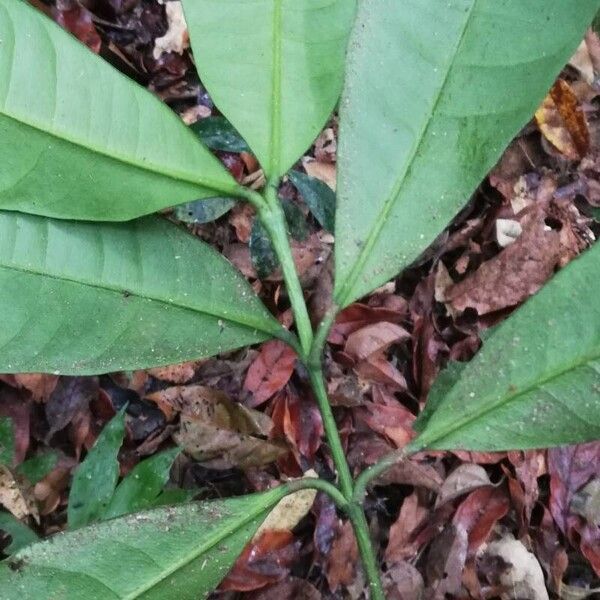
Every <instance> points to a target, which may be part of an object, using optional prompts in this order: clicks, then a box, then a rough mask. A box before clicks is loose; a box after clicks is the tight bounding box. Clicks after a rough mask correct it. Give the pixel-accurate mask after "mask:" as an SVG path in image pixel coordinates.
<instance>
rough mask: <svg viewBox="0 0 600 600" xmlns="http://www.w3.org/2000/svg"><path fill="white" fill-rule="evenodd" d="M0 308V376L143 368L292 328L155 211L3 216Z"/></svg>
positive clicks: (229, 267)
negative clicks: (83, 218) (86, 218)
mask: <svg viewBox="0 0 600 600" xmlns="http://www.w3.org/2000/svg"><path fill="white" fill-rule="evenodd" d="M15 298H18V302H15ZM0 312H1V313H2V319H3V325H2V327H1V328H0V372H2V373H21V372H60V373H62V374H70V375H87V374H97V373H106V372H110V371H119V370H126V369H139V368H149V367H155V366H160V365H169V364H176V363H180V362H183V361H186V360H194V359H197V358H201V357H204V356H211V355H213V354H218V353H219V352H225V351H227V350H231V349H233V348H238V347H240V346H244V345H246V344H253V343H256V342H260V341H263V340H265V339H269V338H271V337H276V336H277V335H280V334H281V335H283V337H286V338H287V337H288V335H289V334H288V333H287V332H286V331H285V330H284V329H283V328H282V327H281V325H280V324H279V323H278V322H277V320H276V319H275V318H274V317H273V316H272V315H271V314H270V313H269V311H268V310H267V309H266V308H265V307H264V306H263V304H262V303H261V302H260V300H259V299H258V297H257V296H256V294H255V293H254V292H253V290H252V288H251V287H250V286H249V285H248V283H247V282H246V281H245V279H244V278H243V277H242V276H241V274H240V273H239V272H237V271H236V270H235V269H234V268H233V267H232V265H231V263H229V262H228V261H227V260H225V259H224V258H223V257H222V256H221V255H219V254H218V253H217V252H215V251H214V250H213V249H212V248H211V247H210V246H209V245H208V244H205V243H203V242H201V241H200V240H199V239H197V238H194V237H193V236H191V235H190V234H189V233H188V232H187V231H185V230H183V229H181V228H179V227H177V226H175V225H173V224H171V223H168V222H167V221H165V220H164V219H160V218H158V217H146V218H144V219H139V220H137V221H132V222H129V223H95V224H94V223H83V222H69V221H58V220H52V219H46V218H44V217H36V216H32V215H22V214H18V213H8V212H4V213H2V212H0ZM40 314H43V315H44V318H42V319H41V318H40Z"/></svg>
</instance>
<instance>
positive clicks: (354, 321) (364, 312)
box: [327, 296, 407, 346]
mask: <svg viewBox="0 0 600 600" xmlns="http://www.w3.org/2000/svg"><path fill="white" fill-rule="evenodd" d="M397 298H400V297H399V296H398V297H397ZM401 304H402V305H403V307H404V308H402V307H399V308H398V309H397V310H392V309H389V308H385V307H374V306H368V305H367V304H360V303H355V304H351V305H350V306H348V307H347V308H345V309H344V310H343V311H342V312H340V314H339V315H338V316H337V318H336V320H335V323H334V324H333V327H332V328H331V331H330V332H329V335H328V337H327V341H328V342H329V343H330V344H336V345H338V346H343V345H344V344H345V343H346V340H347V339H348V336H349V335H350V334H351V333H354V332H355V331H358V330H359V329H362V328H363V327H366V326H367V325H371V324H373V323H378V322H380V321H387V322H388V323H395V324H399V323H401V322H402V321H403V320H404V319H405V318H406V312H407V311H406V308H407V307H406V301H405V300H404V299H401Z"/></svg>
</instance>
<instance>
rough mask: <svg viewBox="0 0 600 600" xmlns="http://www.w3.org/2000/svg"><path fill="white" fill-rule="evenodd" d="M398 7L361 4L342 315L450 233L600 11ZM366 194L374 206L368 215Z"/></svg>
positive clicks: (344, 113) (346, 110)
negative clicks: (445, 230) (447, 228)
mask: <svg viewBox="0 0 600 600" xmlns="http://www.w3.org/2000/svg"><path fill="white" fill-rule="evenodd" d="M395 4H396V3H394V2H393V0H384V1H382V2H365V3H361V4H360V5H359V12H358V16H357V23H356V26H355V29H354V32H353V35H352V38H351V43H350V46H349V48H350V51H349V57H348V71H347V80H346V88H345V91H344V93H343V95H342V103H341V117H340V142H339V159H338V206H337V214H336V254H335V260H336V274H337V275H336V282H335V290H334V298H335V301H336V303H337V304H338V305H339V306H340V307H344V306H347V305H348V304H349V303H350V302H352V301H353V300H355V299H357V298H359V297H361V296H363V295H364V294H366V293H367V292H369V291H371V290H372V289H374V288H376V287H378V286H379V285H381V284H383V283H384V282H386V281H388V280H389V279H390V278H391V277H393V276H394V275H396V274H397V273H398V272H399V271H400V270H402V269H403V268H404V267H406V266H408V264H410V263H411V262H412V261H413V260H415V259H416V258H417V256H418V255H419V254H420V253H421V252H422V251H423V250H424V249H425V248H426V247H427V246H428V245H429V244H430V243H431V242H433V240H434V239H435V238H436V237H437V235H439V233H440V232H441V231H442V229H443V228H444V227H445V226H446V224H447V223H448V221H450V219H451V218H452V217H453V216H454V215H455V214H456V213H457V212H458V210H459V208H460V207H461V206H462V205H463V204H464V203H465V202H466V200H467V198H468V196H469V194H471V193H472V192H473V190H474V189H475V187H476V186H477V185H478V184H479V182H480V181H481V179H482V178H483V177H484V176H485V175H486V173H487V172H488V171H489V169H490V168H491V167H492V166H493V164H494V163H495V161H496V160H497V158H498V157H499V155H500V152H501V151H502V150H503V149H504V146H505V145H506V144H507V143H508V142H509V141H510V139H511V138H512V137H513V136H514V135H515V134H516V133H517V132H518V130H519V128H520V127H521V126H522V125H523V124H524V123H525V122H526V121H527V120H528V119H529V118H530V117H531V115H532V114H533V112H534V109H535V108H536V106H537V103H538V101H539V100H541V99H542V98H543V96H544V93H545V92H546V91H547V89H548V88H549V87H550V85H551V83H552V81H553V79H554V76H555V75H556V73H557V72H558V70H559V69H560V68H561V67H562V66H563V65H564V64H565V63H566V61H567V60H568V58H569V55H570V51H571V50H573V49H574V47H575V46H576V45H577V43H578V42H579V41H580V39H581V37H582V35H583V31H584V28H585V26H586V25H588V24H589V21H590V20H591V18H592V16H593V13H594V7H595V6H596V4H595V2H593V0H586V1H585V2H581V3H579V4H578V6H577V10H573V11H571V10H569V9H568V8H567V7H566V6H565V5H564V3H561V2H559V1H558V0H554V1H552V2H545V1H542V0H535V1H534V2H531V3H528V4H527V6H526V7H524V6H520V5H516V4H514V3H511V2H508V1H502V2H494V1H492V0H452V1H451V2H446V3H442V2H437V1H434V0H429V1H427V2H416V1H415V2H412V1H411V2H410V3H409V4H410V6H407V7H404V8H403V10H398V7H397V6H395ZM548 21H550V22H555V23H560V27H548V24H547V22H548ZM532 31H535V35H532V33H531V32H532ZM399 32H401V34H402V35H399ZM381 56H384V57H385V59H384V60H383V61H382V60H381V58H380V57H381ZM376 60H378V61H379V62H380V65H379V67H378V68H377V69H373V66H372V65H373V63H374V61H376ZM398 156H400V157H401V160H400V161H399V162H398V163H397V162H396V160H395V157H398ZM390 157H394V158H393V159H391V158H390ZM365 198H369V199H375V207H374V208H372V204H371V208H369V209H368V210H366V209H365V205H364V203H365ZM371 201H372V200H371Z"/></svg>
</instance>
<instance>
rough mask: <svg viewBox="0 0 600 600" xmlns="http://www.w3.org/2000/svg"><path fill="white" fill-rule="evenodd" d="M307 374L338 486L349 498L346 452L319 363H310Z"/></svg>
mask: <svg viewBox="0 0 600 600" xmlns="http://www.w3.org/2000/svg"><path fill="white" fill-rule="evenodd" d="M308 374H309V376H310V382H311V384H312V388H313V392H314V394H315V398H316V400H317V404H318V406H319V410H320V412H321V417H322V418H323V428H324V429H325V436H326V438H327V441H328V442H329V450H330V451H331V457H332V458H333V463H334V464H335V468H336V471H337V475H338V482H339V488H340V490H341V491H342V494H343V495H344V497H345V498H346V499H347V500H350V499H351V498H352V492H353V488H354V486H353V482H352V474H351V473H350V467H349V466H348V461H347V460H346V454H345V452H344V447H343V446H342V440H341V439H340V434H339V432H338V428H337V424H336V422H335V417H334V416H333V412H332V410H331V405H330V404H329V400H328V398H327V390H326V389H325V382H324V381H323V373H322V371H321V365H319V366H318V367H315V366H313V365H310V366H309V367H308Z"/></svg>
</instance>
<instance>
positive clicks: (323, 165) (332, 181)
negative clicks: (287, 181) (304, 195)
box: [302, 160, 336, 192]
mask: <svg viewBox="0 0 600 600" xmlns="http://www.w3.org/2000/svg"><path fill="white" fill-rule="evenodd" d="M302 166H303V167H304V170H305V171H306V172H307V173H308V175H310V176H311V177H315V178H316V179H320V180H321V181H322V182H323V183H326V184H327V185H328V186H329V187H330V188H331V189H332V190H333V191H334V192H335V186H336V168H335V164H333V163H329V162H321V161H318V160H304V161H303V162H302Z"/></svg>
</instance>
